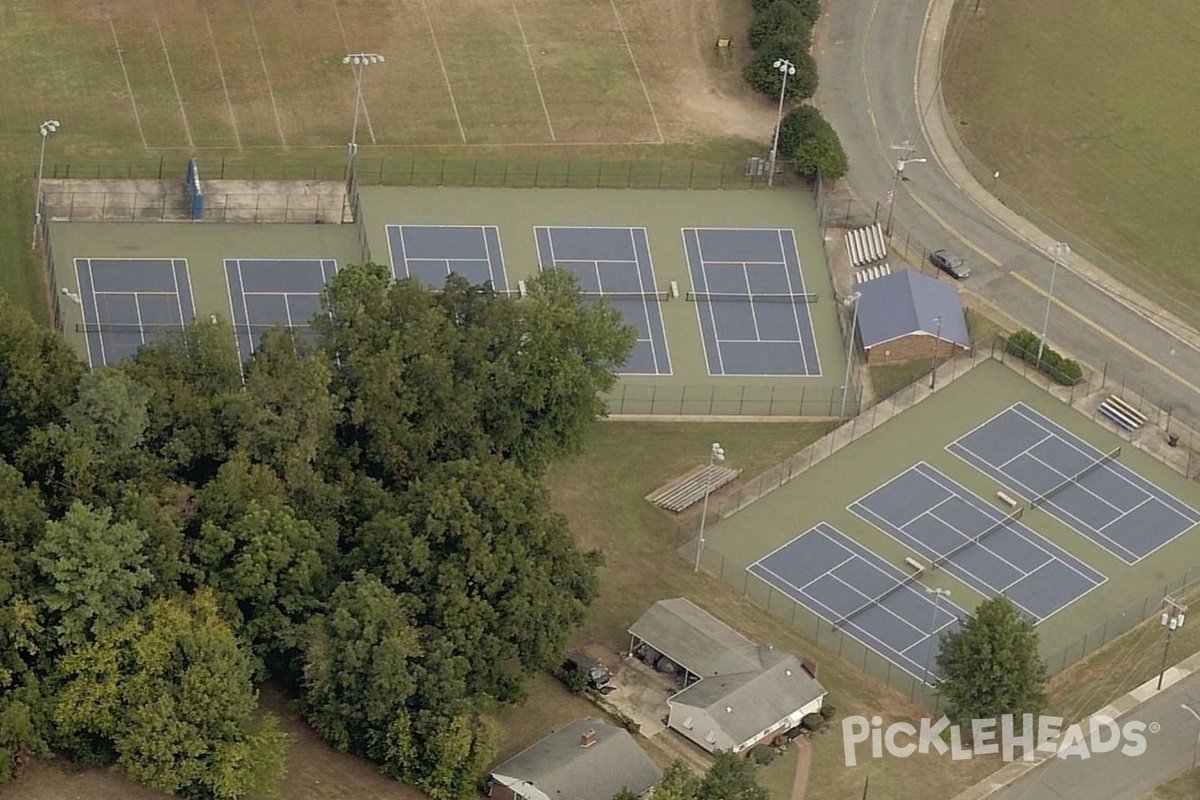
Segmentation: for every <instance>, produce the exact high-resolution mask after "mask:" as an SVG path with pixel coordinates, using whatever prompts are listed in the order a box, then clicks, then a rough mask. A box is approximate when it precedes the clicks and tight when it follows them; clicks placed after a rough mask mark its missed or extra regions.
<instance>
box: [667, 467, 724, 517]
mask: <svg viewBox="0 0 1200 800" xmlns="http://www.w3.org/2000/svg"><path fill="white" fill-rule="evenodd" d="M741 474H742V471H741V470H740V469H729V468H728V467H721V466H718V465H716V464H714V465H712V466H709V465H708V464H705V465H703V466H700V467H697V468H696V469H694V470H692V471H691V472H689V473H688V474H686V475H684V476H683V477H682V478H679V479H678V480H676V481H673V482H671V483H668V484H667V485H666V486H663V487H662V488H660V489H656V490H654V491H653V492H651V493H650V494H648V495H646V499H647V500H649V501H650V502H651V503H653V504H654V505H656V506H658V507H659V508H665V509H666V510H667V511H674V512H675V513H679V512H680V511H683V510H684V509H686V508H688V507H689V506H692V505H694V504H696V503H698V502H700V501H701V500H703V499H704V494H705V492H715V491H716V490H717V489H720V488H721V487H722V486H724V485H725V484H727V483H729V482H730V481H732V480H733V479H734V478H736V477H737V476H738V475H741Z"/></svg>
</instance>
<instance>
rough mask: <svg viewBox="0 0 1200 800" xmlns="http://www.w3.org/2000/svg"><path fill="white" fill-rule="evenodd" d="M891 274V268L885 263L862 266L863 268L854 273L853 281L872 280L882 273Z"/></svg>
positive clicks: (864, 281)
mask: <svg viewBox="0 0 1200 800" xmlns="http://www.w3.org/2000/svg"><path fill="white" fill-rule="evenodd" d="M891 274H892V268H891V267H890V266H888V265H887V264H886V263H884V264H876V265H875V266H873V267H864V268H863V269H860V270H859V271H858V272H856V273H854V282H855V283H866V282H867V281H873V280H875V279H876V278H882V277H883V276H884V275H891Z"/></svg>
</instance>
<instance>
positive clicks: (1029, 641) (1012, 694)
mask: <svg viewBox="0 0 1200 800" xmlns="http://www.w3.org/2000/svg"><path fill="white" fill-rule="evenodd" d="M938 665H939V666H940V667H941V669H942V674H943V675H944V676H945V677H944V678H943V679H942V682H941V685H940V686H939V691H940V693H941V695H942V697H944V698H945V699H946V701H947V710H946V714H947V716H949V717H950V719H951V720H953V721H955V722H961V721H964V720H971V719H998V718H1000V717H1001V716H1003V715H1004V714H1012V715H1014V716H1015V717H1016V718H1018V719H1019V718H1020V716H1021V715H1022V714H1035V715H1036V714H1038V713H1040V712H1041V711H1042V710H1043V709H1044V708H1045V706H1046V702H1047V700H1046V693H1045V681H1046V663H1045V661H1043V660H1042V657H1041V655H1040V653H1039V650H1038V634H1037V631H1036V629H1035V628H1034V627H1033V623H1031V622H1030V621H1029V620H1028V619H1026V618H1025V617H1023V616H1022V615H1021V614H1020V613H1019V612H1018V611H1017V610H1016V608H1015V607H1014V606H1013V604H1012V602H1011V601H1009V599H1008V598H1007V597H1004V596H1003V595H1000V596H998V597H995V598H992V599H991V600H985V601H984V602H982V603H980V604H979V605H978V606H977V607H976V608H975V615H974V616H972V617H969V618H968V619H967V620H966V621H965V622H964V623H963V624H962V626H961V627H960V628H958V629H957V630H955V631H953V632H951V633H949V634H947V635H945V636H944V637H942V642H941V649H940V652H939V653H938Z"/></svg>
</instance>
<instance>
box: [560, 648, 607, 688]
mask: <svg viewBox="0 0 1200 800" xmlns="http://www.w3.org/2000/svg"><path fill="white" fill-rule="evenodd" d="M562 669H563V672H565V673H582V674H583V675H584V676H585V677H586V679H587V684H588V686H590V687H591V688H593V689H598V690H600V691H604V689H605V688H607V687H608V685H609V684H610V683H612V673H611V672H609V670H608V667H606V666H604V665H603V664H601V663H600V662H599V661H597V660H595V659H594V658H589V657H588V656H585V655H584V654H583V653H581V652H579V651H578V650H572V651H571V652H570V653H568V654H567V660H566V661H564V662H563V665H562Z"/></svg>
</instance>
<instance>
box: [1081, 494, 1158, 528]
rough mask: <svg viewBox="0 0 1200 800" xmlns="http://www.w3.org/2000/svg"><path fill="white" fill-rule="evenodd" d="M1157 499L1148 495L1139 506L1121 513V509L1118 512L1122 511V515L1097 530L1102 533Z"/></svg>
mask: <svg viewBox="0 0 1200 800" xmlns="http://www.w3.org/2000/svg"><path fill="white" fill-rule="evenodd" d="M1155 499H1156V498H1155V497H1154V496H1153V495H1146V499H1145V500H1143V501H1142V502H1140V503H1138V504H1137V505H1135V506H1133V507H1132V508H1127V509H1125V510H1124V511H1121V509H1117V510H1118V511H1121V513H1120V514H1118V515H1117V516H1116V517H1114V518H1113V519H1112V520H1110V521H1108V522H1106V523H1104V524H1103V525H1101V526H1100V527H1099V528H1098V529H1097V530H1101V531H1102V530H1104V529H1105V528H1107V527H1108V526H1109V525H1112V524H1113V523H1116V522H1120V521H1121V520H1123V519H1125V518H1126V517H1128V516H1129V515H1130V514H1132V513H1133V512H1135V511H1137V510H1138V509H1139V508H1141V507H1142V506H1144V505H1146V504H1147V503H1149V502H1150V501H1151V500H1155ZM1159 505H1162V503H1159ZM1113 507H1114V508H1116V506H1113Z"/></svg>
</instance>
